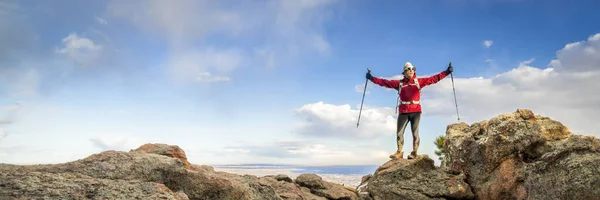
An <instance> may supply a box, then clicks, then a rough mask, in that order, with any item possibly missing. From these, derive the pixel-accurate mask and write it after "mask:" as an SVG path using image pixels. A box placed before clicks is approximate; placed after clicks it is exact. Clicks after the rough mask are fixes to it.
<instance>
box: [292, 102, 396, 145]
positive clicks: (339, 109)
mask: <svg viewBox="0 0 600 200" xmlns="http://www.w3.org/2000/svg"><path fill="white" fill-rule="evenodd" d="M393 113H394V109H393V108H369V107H368V106H365V105H363V109H362V113H361V117H360V125H359V127H358V128H357V127H356V124H357V121H358V114H359V110H358V109H352V108H351V107H350V105H339V106H338V105H332V104H326V103H323V102H317V103H313V104H307V105H303V106H302V107H300V108H298V109H296V110H295V114H296V115H298V116H300V117H302V118H303V119H302V121H301V122H300V123H299V124H298V126H297V127H296V129H295V131H294V132H295V133H297V134H300V135H304V136H314V137H335V138H340V139H350V140H353V139H375V138H378V137H380V136H382V135H388V134H391V133H393V132H394V131H395V130H396V120H395V118H394V117H393Z"/></svg>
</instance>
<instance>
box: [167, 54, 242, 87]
mask: <svg viewBox="0 0 600 200" xmlns="http://www.w3.org/2000/svg"><path fill="white" fill-rule="evenodd" d="M243 60H244V57H243V54H242V52H241V51H240V50H237V49H225V50H221V49H214V48H207V49H205V50H204V51H191V50H190V51H187V52H183V53H176V54H173V55H172V56H171V57H170V59H169V60H168V61H167V66H168V67H167V68H168V69H169V70H170V72H171V75H172V77H173V78H174V79H175V80H176V81H178V82H189V81H200V82H215V81H230V78H229V77H227V76H221V75H213V73H211V72H209V71H216V72H217V73H223V74H225V73H228V72H231V71H233V70H234V69H236V68H238V67H239V66H240V65H241V63H242V62H243Z"/></svg>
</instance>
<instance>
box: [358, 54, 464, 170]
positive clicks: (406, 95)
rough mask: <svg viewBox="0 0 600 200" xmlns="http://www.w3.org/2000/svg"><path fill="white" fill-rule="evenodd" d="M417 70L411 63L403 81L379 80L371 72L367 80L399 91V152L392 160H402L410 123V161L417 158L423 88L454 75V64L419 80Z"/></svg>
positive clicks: (408, 64)
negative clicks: (411, 146)
mask: <svg viewBox="0 0 600 200" xmlns="http://www.w3.org/2000/svg"><path fill="white" fill-rule="evenodd" d="M415 71H416V68H415V67H414V66H413V65H412V64H411V63H410V62H406V63H405V64H404V70H403V71H402V74H403V75H404V77H403V79H400V80H387V79H383V78H377V77H374V76H372V75H371V72H370V71H369V72H367V79H369V80H371V81H372V82H373V83H375V84H377V85H379V86H382V87H386V88H391V89H395V90H398V95H399V96H398V99H399V102H398V105H399V106H397V109H398V111H399V113H398V122H397V125H396V143H397V144H398V150H397V151H396V153H395V154H393V155H390V158H392V159H394V158H402V157H403V155H404V152H403V151H402V147H403V146H404V130H405V129H406V125H407V124H408V122H410V126H411V130H412V135H413V150H412V152H411V153H410V155H408V157H407V158H408V159H414V158H416V157H417V150H418V149H419V143H420V140H419V121H420V119H421V104H420V99H421V88H423V87H425V86H428V85H431V84H435V83H437V82H438V81H440V80H442V79H443V78H445V77H446V76H448V75H450V73H452V71H453V69H452V64H449V65H448V68H447V69H446V70H445V71H442V72H440V73H438V74H436V75H433V76H430V77H424V78H417V75H416V73H415Z"/></svg>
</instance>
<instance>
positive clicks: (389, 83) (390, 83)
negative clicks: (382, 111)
mask: <svg viewBox="0 0 600 200" xmlns="http://www.w3.org/2000/svg"><path fill="white" fill-rule="evenodd" d="M370 80H371V81H372V82H373V83H375V84H377V85H379V86H383V87H386V88H391V89H398V85H399V84H400V81H398V80H387V79H383V78H377V77H374V76H371V78H370Z"/></svg>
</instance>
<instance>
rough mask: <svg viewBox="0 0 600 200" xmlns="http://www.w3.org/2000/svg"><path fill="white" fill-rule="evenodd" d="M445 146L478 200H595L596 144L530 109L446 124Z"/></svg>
mask: <svg viewBox="0 0 600 200" xmlns="http://www.w3.org/2000/svg"><path fill="white" fill-rule="evenodd" d="M444 147H445V148H446V150H447V152H448V154H447V155H446V156H445V158H444V162H443V163H444V164H443V166H442V168H443V169H445V170H446V171H448V172H450V173H464V174H465V175H466V177H467V182H468V183H469V185H471V188H472V189H473V192H474V193H475V196H476V197H477V199H600V188H599V187H598V186H599V185H600V140H599V139H598V138H596V137H592V136H582V135H574V134H573V133H571V132H570V131H569V129H568V128H567V127H565V126H564V125H563V124H561V123H560V122H558V121H555V120H552V119H550V118H548V117H544V116H539V115H535V114H534V113H533V112H532V111H531V110H526V109H519V110H517V111H516V112H514V113H510V114H502V115H499V116H497V117H494V118H492V119H490V120H487V121H481V122H478V123H474V124H472V125H470V126H469V125H467V124H466V123H459V124H453V125H450V126H448V129H447V132H446V142H445V145H444Z"/></svg>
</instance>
